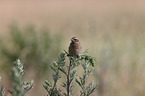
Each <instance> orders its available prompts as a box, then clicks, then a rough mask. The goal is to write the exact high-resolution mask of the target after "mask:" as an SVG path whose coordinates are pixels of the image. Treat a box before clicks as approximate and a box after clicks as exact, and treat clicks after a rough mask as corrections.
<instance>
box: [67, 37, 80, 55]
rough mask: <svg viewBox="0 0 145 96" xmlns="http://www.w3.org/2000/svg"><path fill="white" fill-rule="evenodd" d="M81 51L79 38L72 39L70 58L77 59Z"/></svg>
mask: <svg viewBox="0 0 145 96" xmlns="http://www.w3.org/2000/svg"><path fill="white" fill-rule="evenodd" d="M80 50H81V44H80V41H79V39H78V38H76V37H72V39H71V43H70V45H69V56H72V57H77V56H79V53H80Z"/></svg>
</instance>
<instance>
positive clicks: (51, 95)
mask: <svg viewBox="0 0 145 96" xmlns="http://www.w3.org/2000/svg"><path fill="white" fill-rule="evenodd" d="M55 86H56V82H54V85H53V88H52V91H51V94H50V96H53V92H54V88H55Z"/></svg>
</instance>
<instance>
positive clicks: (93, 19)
mask: <svg viewBox="0 0 145 96" xmlns="http://www.w3.org/2000/svg"><path fill="white" fill-rule="evenodd" d="M144 4H145V1H143V0H131V1H130V0H108V1H107V0H89V1H87V0H73V1H70V0H69V1H67V0H12V1H11V0H5V1H4V0H3V1H0V76H1V77H2V78H1V82H0V85H4V86H5V87H6V90H7V89H9V88H11V86H12V84H11V71H10V70H11V67H12V66H13V62H14V61H15V60H16V59H17V58H20V59H21V60H22V62H23V63H24V66H25V75H24V80H25V81H30V80H34V86H33V89H31V90H30V91H29V92H28V94H29V95H30V96H44V95H45V94H46V93H47V92H46V91H45V90H44V88H43V83H44V80H45V79H49V80H50V79H51V70H49V69H50V68H49V65H51V64H52V62H53V61H55V60H57V56H59V54H60V53H61V52H63V49H64V50H68V46H69V43H70V39H71V37H73V36H76V37H78V38H79V39H80V41H81V44H82V46H83V49H82V52H83V51H85V50H86V49H88V52H89V55H91V56H94V57H95V58H96V65H95V69H96V71H95V73H94V74H93V79H94V81H95V82H96V84H97V85H98V88H97V91H96V92H95V93H94V94H93V95H92V96H145V82H144V81H145V60H144V58H145V6H144ZM74 96H77V95H76V94H75V92H74Z"/></svg>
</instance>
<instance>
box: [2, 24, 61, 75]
mask: <svg viewBox="0 0 145 96" xmlns="http://www.w3.org/2000/svg"><path fill="white" fill-rule="evenodd" d="M39 31H40V32H39ZM39 31H38V30H36V28H35V27H33V26H28V27H26V28H23V29H20V28H19V27H18V26H17V25H14V24H13V25H11V26H10V32H9V33H10V34H9V35H7V36H5V37H0V41H1V42H0V46H1V47H0V53H1V54H0V56H1V62H0V63H1V64H0V69H1V70H0V71H1V72H5V73H6V74H7V75H8V73H9V72H8V71H9V70H10V68H11V66H12V65H13V62H14V61H15V60H16V59H17V58H21V59H22V61H23V62H24V64H25V67H26V69H28V70H33V71H35V74H37V75H35V76H36V78H41V77H43V76H45V74H47V73H48V68H49V65H50V64H51V63H52V61H53V60H54V58H55V57H57V55H58V52H60V49H61V46H60V45H61V43H62V38H61V36H60V35H55V36H52V35H50V32H49V30H47V29H42V30H39ZM2 69H3V70H2Z"/></svg>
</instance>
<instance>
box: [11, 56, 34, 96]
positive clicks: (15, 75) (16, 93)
mask: <svg viewBox="0 0 145 96" xmlns="http://www.w3.org/2000/svg"><path fill="white" fill-rule="evenodd" d="M23 75H24V66H23V64H22V63H21V61H20V60H19V59H18V60H17V61H16V62H15V63H14V66H13V68H12V79H13V82H14V85H13V89H12V90H9V92H10V93H11V94H12V96H24V95H25V94H26V93H27V92H28V91H29V90H30V89H31V88H32V86H33V81H30V82H29V83H26V82H23Z"/></svg>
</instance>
